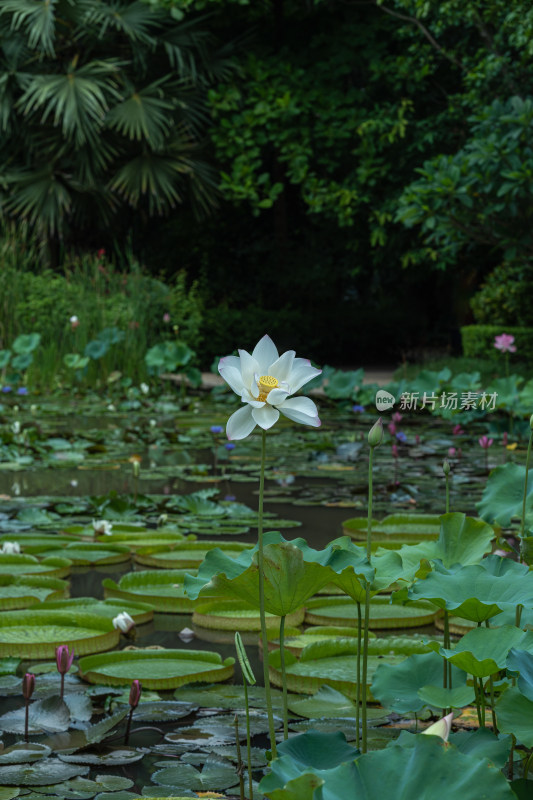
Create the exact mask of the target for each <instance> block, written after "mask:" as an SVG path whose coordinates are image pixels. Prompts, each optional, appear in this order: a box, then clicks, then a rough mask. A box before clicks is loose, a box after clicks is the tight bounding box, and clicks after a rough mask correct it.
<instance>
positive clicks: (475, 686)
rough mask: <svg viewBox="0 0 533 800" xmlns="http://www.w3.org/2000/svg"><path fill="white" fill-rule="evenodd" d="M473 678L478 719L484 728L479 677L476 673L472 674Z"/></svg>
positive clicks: (480, 725)
mask: <svg viewBox="0 0 533 800" xmlns="http://www.w3.org/2000/svg"><path fill="white" fill-rule="evenodd" d="M472 679H473V681H474V694H475V696H476V710H477V721H478V725H479V727H480V728H482V727H483V725H482V722H481V704H480V700H479V689H478V683H477V678H476V676H475V675H472Z"/></svg>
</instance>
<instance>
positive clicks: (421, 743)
mask: <svg viewBox="0 0 533 800" xmlns="http://www.w3.org/2000/svg"><path fill="white" fill-rule="evenodd" d="M428 765H430V766H429V767H428ZM302 772H303V773H304V774H305V773H310V772H311V768H310V767H307V768H304V769H301V768H299V766H298V764H297V762H295V761H294V760H293V759H292V758H291V757H290V756H283V757H281V758H277V759H274V761H272V764H271V772H270V773H269V774H268V775H267V776H266V777H265V778H263V780H262V781H261V783H260V785H259V788H260V790H261V791H262V792H263V794H265V795H266V796H267V797H268V798H270V799H271V800H286V798H291V800H292V798H296V797H298V798H299V797H302V798H305V800H307V797H306V795H305V794H304V795H298V794H294V793H292V794H291V793H289V794H287V793H286V792H285V787H286V785H287V784H288V782H289V781H296V780H297V779H298V777H299V774H300V775H301V774H302ZM298 773H299V774H298ZM312 773H313V774H314V775H316V776H317V778H321V779H322V780H323V781H324V784H323V785H322V795H321V798H322V800H382V798H384V797H391V798H394V800H413V798H416V800H435V798H438V797H441V796H442V795H443V792H444V791H445V792H446V795H447V796H449V797H460V798H461V800H512V798H513V793H512V791H511V789H510V788H509V784H508V783H507V780H506V779H505V778H504V776H503V775H502V773H501V772H500V771H499V770H498V769H496V768H494V767H490V766H489V765H488V764H487V762H486V761H485V760H483V759H479V758H475V757H472V756H468V755H463V753H460V752H459V751H458V750H457V749H455V748H453V747H448V748H446V747H444V746H443V744H442V741H441V740H440V739H438V737H433V736H424V735H419V736H417V737H416V742H415V744H414V747H413V748H405V747H401V746H398V745H392V746H390V747H387V748H386V749H384V750H378V751H376V752H374V753H368V754H366V755H363V756H361V757H360V758H358V759H357V760H356V761H354V762H350V763H345V764H341V765H339V766H338V767H335V768H334V769H330V770H316V769H314V770H312ZM288 788H290V786H289V787H288ZM308 796H309V798H311V797H313V795H312V794H309V795H308Z"/></svg>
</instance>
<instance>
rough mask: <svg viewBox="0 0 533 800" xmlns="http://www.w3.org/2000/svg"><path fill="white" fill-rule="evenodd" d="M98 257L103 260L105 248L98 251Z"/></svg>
mask: <svg viewBox="0 0 533 800" xmlns="http://www.w3.org/2000/svg"><path fill="white" fill-rule="evenodd" d="M96 255H97V257H98V258H103V257H104V256H105V250H104V248H103V247H101V248H100V250H97V251H96Z"/></svg>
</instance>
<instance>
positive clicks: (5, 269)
mask: <svg viewBox="0 0 533 800" xmlns="http://www.w3.org/2000/svg"><path fill="white" fill-rule="evenodd" d="M123 261H124V264H125V266H123V267H122V268H121V269H119V268H117V266H116V265H115V264H113V263H112V262H111V261H110V260H109V259H108V258H107V256H106V254H105V253H104V252H103V251H98V252H97V253H86V254H83V255H76V254H68V255H67V256H66V257H65V260H64V263H63V265H62V267H61V268H58V269H57V270H52V269H49V268H46V267H41V264H40V259H39V251H38V247H37V245H36V244H35V242H34V241H33V240H32V237H31V235H29V234H28V233H27V232H26V231H24V230H21V229H20V228H19V229H15V228H13V227H6V228H4V230H3V231H2V233H1V234H0V349H9V348H10V346H11V344H12V342H13V341H14V339H15V338H16V337H17V336H18V335H19V334H21V333H32V332H37V333H40V334H41V343H40V345H39V348H38V349H37V350H36V351H35V354H34V361H33V364H32V365H31V366H30V367H29V368H28V370H27V373H26V375H25V378H24V380H25V382H26V383H27V385H29V386H31V387H33V388H36V389H41V390H52V389H56V388H60V387H62V386H65V385H68V384H69V383H73V384H74V385H75V384H76V383H79V384H82V385H84V386H88V385H91V386H93V387H94V388H96V389H101V388H103V386H104V385H105V384H106V383H107V382H108V381H109V378H110V377H111V379H115V378H123V379H126V380H127V381H128V382H129V381H132V382H139V381H141V380H145V379H146V378H147V373H146V366H145V362H144V356H145V353H146V351H147V349H148V348H149V347H151V346H153V345H154V344H156V343H157V342H160V341H162V340H164V339H169V338H173V337H176V336H179V338H181V339H183V340H185V341H186V342H187V343H188V344H189V345H190V346H191V347H193V349H194V345H195V343H196V342H197V340H198V331H199V328H200V323H201V302H200V299H199V296H198V293H197V290H196V287H195V286H192V287H191V288H187V281H186V275H185V274H184V273H183V272H177V273H176V275H175V278H174V280H173V282H172V283H171V284H170V283H164V282H163V281H161V280H158V279H157V278H154V277H152V276H151V275H149V274H147V271H146V270H145V269H144V268H143V267H142V266H141V265H140V264H139V263H138V262H137V261H136V259H135V258H134V257H133V255H132V254H131V252H126V253H125V254H124V257H123ZM72 316H76V317H77V318H78V320H79V324H78V326H77V327H73V326H72V325H71V322H70V318H71V317H72ZM167 319H168V320H169V321H168V322H167V321H165V320H167ZM106 328H107V329H109V328H115V329H117V330H118V331H120V332H121V334H120V335H121V336H122V337H123V338H122V339H121V341H120V342H119V343H117V344H112V345H111V346H110V347H109V350H108V352H107V353H106V355H105V356H104V357H103V358H101V359H98V360H91V361H90V363H89V364H88V365H87V367H86V368H85V369H84V370H83V371H74V370H72V369H71V368H69V367H67V366H66V365H65V362H64V357H65V355H67V354H70V353H78V354H79V355H80V356H83V355H84V353H85V348H86V346H87V345H88V344H89V342H91V341H93V340H94V339H96V338H98V337H99V335H100V334H101V332H102V331H103V330H104V329H106ZM118 373H120V376H119V375H118Z"/></svg>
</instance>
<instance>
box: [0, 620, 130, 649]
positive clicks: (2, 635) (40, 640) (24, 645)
mask: <svg viewBox="0 0 533 800" xmlns="http://www.w3.org/2000/svg"><path fill="white" fill-rule="evenodd" d="M119 638H120V631H118V630H115V629H114V628H113V624H112V622H111V621H110V620H107V619H104V618H103V617H99V616H97V615H96V614H84V613H81V612H68V611H41V610H34V609H31V610H27V611H8V612H6V613H4V614H2V615H0V656H19V657H23V658H34V659H42V658H55V653H56V647H59V645H62V644H63V645H68V646H69V647H73V648H74V651H75V653H76V655H86V654H88V653H99V652H101V651H102V650H109V649H111V648H112V647H115V646H116V645H117V644H118V642H119Z"/></svg>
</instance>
